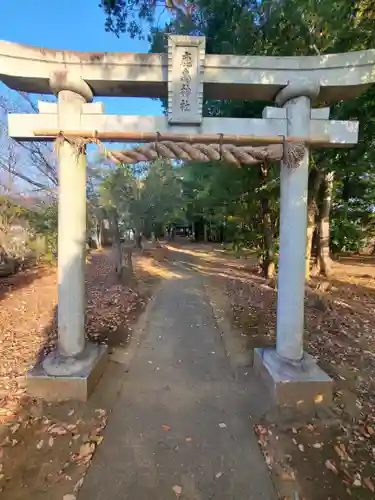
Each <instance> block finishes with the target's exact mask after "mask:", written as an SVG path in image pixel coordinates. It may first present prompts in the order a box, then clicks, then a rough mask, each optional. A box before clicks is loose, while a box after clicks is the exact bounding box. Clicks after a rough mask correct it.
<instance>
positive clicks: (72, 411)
mask: <svg viewBox="0 0 375 500" xmlns="http://www.w3.org/2000/svg"><path fill="white" fill-rule="evenodd" d="M73 413H74V409H71V410H70V412H69V413H68V417H71V416H72V415H73Z"/></svg>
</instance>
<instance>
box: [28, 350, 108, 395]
mask: <svg viewBox="0 0 375 500" xmlns="http://www.w3.org/2000/svg"><path fill="white" fill-rule="evenodd" d="M107 359H108V348H107V346H105V345H98V344H92V343H87V344H86V346H85V349H84V351H83V352H82V353H80V354H79V355H78V356H76V357H72V356H69V357H66V358H64V357H62V356H61V355H60V354H59V352H58V351H53V352H51V353H50V354H49V355H48V356H47V357H46V358H45V359H44V360H43V361H42V362H39V363H38V364H37V365H36V366H35V367H34V368H33V369H32V370H30V371H29V372H28V374H27V376H26V389H27V392H28V393H29V394H31V395H32V396H35V397H38V398H43V399H44V400H46V401H66V400H74V399H75V400H80V401H87V399H88V397H89V395H90V393H91V392H92V390H93V389H94V387H95V385H96V384H97V383H98V381H99V379H100V378H101V376H102V375H103V372H104V370H105V367H106V364H107ZM46 370H47V371H46ZM54 371H55V372H56V373H60V374H59V375H51V373H53V372H54Z"/></svg>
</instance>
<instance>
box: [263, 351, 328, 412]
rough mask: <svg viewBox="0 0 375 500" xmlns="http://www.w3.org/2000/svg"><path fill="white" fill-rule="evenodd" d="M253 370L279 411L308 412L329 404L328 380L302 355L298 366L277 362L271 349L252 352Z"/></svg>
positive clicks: (320, 370) (312, 359)
mask: <svg viewBox="0 0 375 500" xmlns="http://www.w3.org/2000/svg"><path fill="white" fill-rule="evenodd" d="M254 370H255V372H256V373H257V374H258V375H259V376H260V378H261V379H262V380H263V381H264V383H265V384H266V385H267V387H268V388H269V390H270V393H271V395H272V397H273V402H274V403H276V405H277V406H279V407H288V408H296V409H298V410H301V411H306V410H307V411H311V410H313V409H314V408H319V407H326V406H329V405H330V404H331V402H332V390H333V381H332V379H331V378H330V377H329V376H328V375H327V374H326V373H325V372H324V371H323V370H322V369H321V368H319V366H318V365H317V364H316V361H315V360H314V358H312V356H310V355H309V354H307V353H304V355H303V359H302V361H301V362H299V363H292V362H290V361H287V360H285V359H283V358H281V357H280V356H279V355H278V354H277V352H276V350H275V349H274V348H265V349H263V348H258V349H255V352H254Z"/></svg>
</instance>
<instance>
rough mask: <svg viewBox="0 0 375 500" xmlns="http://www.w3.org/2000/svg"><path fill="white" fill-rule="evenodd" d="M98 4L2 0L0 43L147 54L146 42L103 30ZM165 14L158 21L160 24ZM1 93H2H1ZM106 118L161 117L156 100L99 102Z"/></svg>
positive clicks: (94, 0)
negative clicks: (111, 116)
mask: <svg viewBox="0 0 375 500" xmlns="http://www.w3.org/2000/svg"><path fill="white" fill-rule="evenodd" d="M98 4H99V0H62V1H61V2H51V0H36V1H35V2H33V1H32V0H18V1H15V0H1V6H0V39H2V40H8V41H11V42H18V43H23V44H26V45H37V46H40V47H45V48H52V49H69V50H81V51H95V52H107V51H117V52H148V50H149V46H148V43H147V41H146V40H144V41H140V40H131V39H130V37H129V36H128V35H122V36H121V37H120V38H117V37H116V36H115V35H113V34H112V33H106V32H105V29H104V22H105V16H104V13H103V11H102V10H101V9H100V8H99V7H98ZM166 18H167V14H163V15H162V16H161V17H160V19H161V20H162V21H163V20H165V19H166ZM145 29H147V26H145ZM0 90H1V89H0ZM100 101H103V102H105V111H106V113H108V114H126V115H161V114H162V108H161V104H160V102H159V101H158V100H152V99H141V98H100Z"/></svg>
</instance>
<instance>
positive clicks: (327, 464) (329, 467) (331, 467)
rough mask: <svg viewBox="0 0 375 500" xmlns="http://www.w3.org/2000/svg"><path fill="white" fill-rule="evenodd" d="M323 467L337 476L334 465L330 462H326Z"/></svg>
mask: <svg viewBox="0 0 375 500" xmlns="http://www.w3.org/2000/svg"><path fill="white" fill-rule="evenodd" d="M325 465H326V467H327V469H329V470H330V471H332V472H334V473H335V474H338V472H337V468H336V465H335V464H334V463H333V462H331V460H326V464H325Z"/></svg>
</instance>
